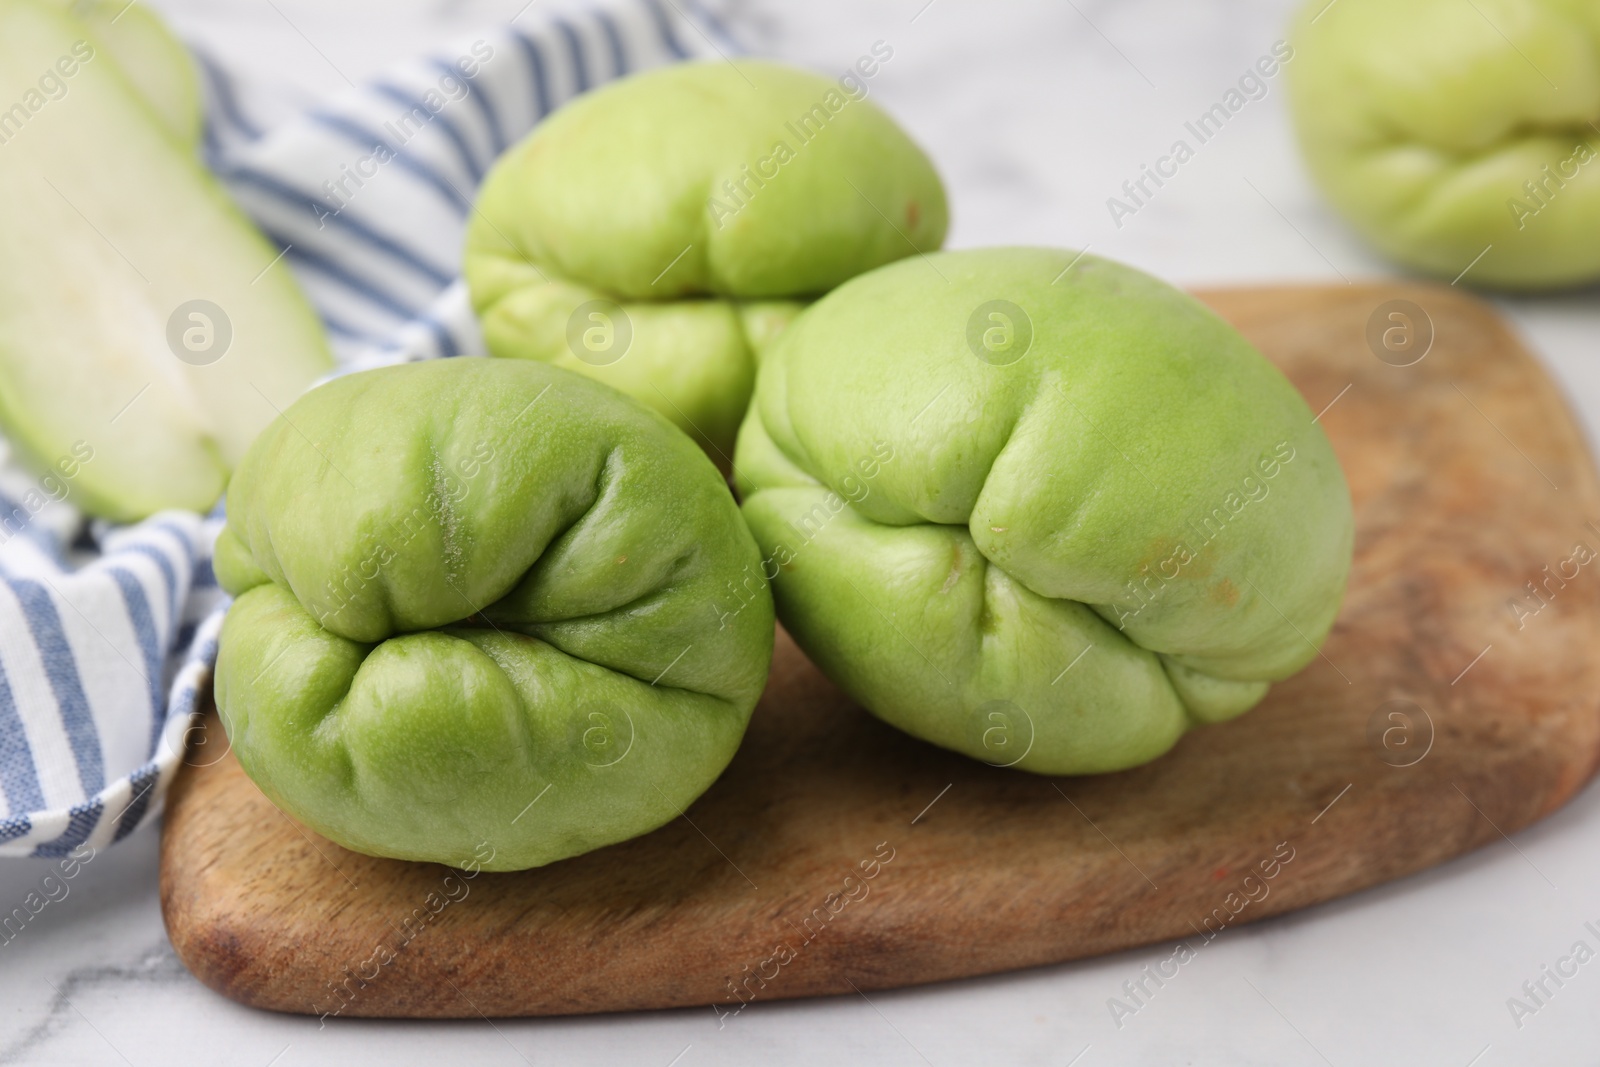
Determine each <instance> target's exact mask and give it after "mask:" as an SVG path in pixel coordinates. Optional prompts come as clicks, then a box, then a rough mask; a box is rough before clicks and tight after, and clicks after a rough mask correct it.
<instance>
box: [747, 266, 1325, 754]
mask: <svg viewBox="0 0 1600 1067" xmlns="http://www.w3.org/2000/svg"><path fill="white" fill-rule="evenodd" d="M735 465H736V471H737V477H738V484H739V488H740V491H741V493H742V494H743V496H744V499H745V502H744V515H745V519H746V521H747V522H749V524H750V528H751V529H752V530H753V531H754V533H755V535H756V541H757V542H758V543H759V544H760V546H761V549H762V552H763V556H764V558H763V560H762V564H761V566H762V571H761V576H762V577H765V578H767V579H769V580H770V581H771V583H772V585H771V588H772V591H773V595H774V598H775V600H776V603H777V607H778V615H779V618H780V619H781V620H782V621H783V623H784V626H785V627H786V628H787V629H788V630H789V632H790V633H791V634H793V635H794V637H795V639H796V640H797V641H798V642H799V643H800V644H801V646H802V647H803V648H804V649H805V650H806V652H807V653H808V654H809V655H810V656H811V657H812V659H813V660H815V661H816V663H817V665H818V666H819V667H821V669H822V670H823V671H824V672H825V673H827V674H828V675H829V676H830V677H831V678H833V679H834V680H835V681H836V682H838V683H839V685H841V686H842V687H843V688H844V689H845V690H846V691H847V692H848V693H849V694H850V695H851V696H852V697H854V698H855V699H856V700H857V701H859V702H860V703H861V704H863V705H864V706H865V707H866V708H867V709H868V710H869V711H871V712H873V713H874V714H876V715H877V716H879V717H880V718H882V719H884V720H885V721H887V722H889V723H891V724H892V725H894V726H897V727H899V728H900V729H902V730H905V731H906V732H908V733H911V734H914V735H916V736H918V737H921V738H924V739H926V740H928V741H932V742H933V743H935V744H938V745H942V746H944V747H946V748H950V749H954V750H956V751H958V752H964V753H966V754H968V755H971V756H974V757H977V758H979V759H983V760H986V761H988V762H990V763H993V764H997V765H1006V766H1017V767H1020V768H1022V769H1024V770H1029V771H1037V772H1041V773H1046V774H1080V773H1093V772H1101V771H1113V770H1118V769H1121V768H1125V767H1131V766H1134V765H1136V764H1139V763H1142V762H1145V761H1147V760H1150V759H1153V758H1155V757H1156V756H1158V755H1160V754H1161V753H1163V752H1165V751H1166V750H1167V749H1168V748H1170V747H1171V746H1172V745H1173V744H1174V743H1175V742H1176V741H1177V739H1178V737H1179V736H1180V735H1181V734H1182V733H1183V732H1184V731H1185V730H1186V729H1187V728H1188V727H1189V726H1190V725H1191V724H1194V723H1201V722H1214V721H1219V720H1222V719H1227V718H1230V717H1232V716H1235V715H1239V714H1241V713H1242V712H1244V711H1245V710H1247V709H1248V708H1250V707H1251V706H1252V705H1254V704H1255V703H1256V702H1257V701H1258V700H1260V699H1261V697H1262V696H1263V694H1265V692H1266V690H1267V686H1268V683H1269V682H1271V681H1274V680H1276V679H1281V678H1284V677H1287V676H1288V675H1290V674H1292V673H1294V672H1295V671H1296V670H1298V669H1299V668H1300V667H1302V666H1303V665H1305V664H1306V663H1307V662H1308V661H1309V660H1310V659H1311V658H1312V657H1314V656H1315V655H1317V643H1318V642H1320V641H1321V640H1322V639H1323V637H1324V636H1325V635H1326V634H1327V632H1328V630H1329V628H1330V626H1331V625H1332V623H1333V619H1334V615H1335V613H1336V612H1337V610H1338V607H1339V601H1340V596H1341V594H1342V592H1343V589H1344V583H1345V578H1346V575H1347V573H1348V570H1349V566H1350V556H1351V538H1352V525H1351V510H1350V497H1349V492H1348V490H1347V489H1346V487H1345V482H1344V475H1343V473H1342V471H1341V470H1340V468H1339V464H1338V462H1337V460H1336V459H1335V458H1334V454H1333V451H1332V449H1331V448H1330V446H1329V444H1328V441H1327V438H1326V437H1325V436H1324V435H1323V433H1322V430H1321V428H1320V427H1319V426H1317V425H1316V424H1315V423H1314V422H1313V419H1312V414H1311V412H1310V410H1308V409H1307V407H1306V405H1305V403H1304V402H1303V401H1302V400H1301V398H1300V396H1299V395H1298V394H1297V393H1296V392H1295V390H1294V388H1293V387H1292V386H1291V385H1290V384H1289V382H1288V381H1287V380H1286V379H1285V378H1284V377H1283V375H1282V374H1280V373H1279V372H1278V371H1277V370H1276V369H1274V368H1273V367H1272V366H1271V365H1269V364H1268V363H1267V362H1266V360H1264V359H1263V358H1262V357H1261V356H1260V355H1259V354H1258V353H1257V352H1256V351H1255V350H1254V349H1252V348H1251V347H1250V345H1249V344H1248V343H1247V342H1246V341H1245V340H1244V339H1243V338H1242V337H1241V336H1240V335H1239V334H1238V333H1236V332H1235V331H1234V330H1233V329H1231V328H1230V327H1229V326H1228V325H1227V324H1226V323H1224V322H1223V321H1222V320H1220V319H1219V318H1218V317H1217V316H1216V315H1214V314H1212V313H1211V312H1210V311H1209V310H1207V309H1206V308H1205V307H1203V306H1202V305H1201V304H1199V303H1198V302H1197V301H1195V300H1194V299H1192V298H1190V297H1188V296H1186V295H1184V294H1183V293H1180V292H1178V291H1177V290H1175V289H1172V288H1170V287H1168V286H1167V285H1165V284H1163V283H1161V282H1159V281H1156V280H1155V279H1153V278H1150V277H1148V276H1146V275H1144V274H1141V273H1139V272H1138V271H1135V270H1132V269H1129V268H1127V267H1123V266H1120V265H1118V264H1116V263H1111V262H1108V261H1106V260H1102V259H1097V258H1095V257H1092V256H1081V257H1080V256H1077V255H1075V254H1073V253H1069V252H1059V251H1054V250H1048V249H1029V248H998V249H983V250H976V251H964V252H948V253H940V254H936V255H932V256H929V257H926V258H919V259H914V260H907V261H905V262H902V263H896V264H893V265H891V266H887V267H883V268H880V269H878V270H875V271H873V272H871V273H869V274H865V275H863V276H861V277H859V278H856V279H854V280H852V281H850V282H847V283H845V284H844V285H843V286H841V287H840V288H838V289H836V290H834V291H833V292H832V293H830V294H828V295H827V296H825V297H823V298H822V299H821V300H819V301H818V302H817V303H815V304H813V305H812V306H811V307H810V308H809V309H807V310H806V311H805V312H804V313H803V314H802V315H800V316H799V318H797V319H796V320H795V322H794V323H793V324H792V325H791V326H790V327H789V329H788V330H787V331H785V333H784V335H783V336H782V337H781V338H779V339H778V341H777V342H776V344H774V346H773V347H772V349H771V350H770V351H769V352H768V353H767V355H766V357H765V359H764V360H763V363H762V366H761V373H760V377H759V380H758V382H757V386H756V395H755V400H754V402H753V403H752V405H751V408H750V413H749V415H748V417H747V419H746V421H745V423H744V426H743V428H742V429H741V431H740V436H739V445H738V452H737V454H736V456H735Z"/></svg>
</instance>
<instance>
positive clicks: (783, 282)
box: [464, 60, 947, 463]
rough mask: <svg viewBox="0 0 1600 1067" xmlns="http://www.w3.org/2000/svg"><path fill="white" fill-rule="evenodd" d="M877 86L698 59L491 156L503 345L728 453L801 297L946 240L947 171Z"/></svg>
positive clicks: (505, 352) (489, 205)
mask: <svg viewBox="0 0 1600 1067" xmlns="http://www.w3.org/2000/svg"><path fill="white" fill-rule="evenodd" d="M868 84H869V83H867V82H865V81H862V80H861V79H859V78H853V79H850V80H848V84H846V83H845V82H843V81H840V82H836V81H831V80H829V79H827V78H822V77H819V76H817V75H814V74H808V73H805V72H803V71H799V70H794V69H792V68H788V67H784V66H780V65H777V64H773V63H765V62H757V61H752V60H740V61H739V62H738V63H737V64H733V63H728V62H709V63H692V64H680V65H675V66H671V67H666V68H663V69H660V70H655V71H651V72H648V73H644V74H639V75H635V76H633V77H631V78H625V79H623V80H621V81H618V82H614V83H612V84H611V85H608V86H605V87H603V88H601V89H597V90H595V91H594V92H591V93H588V94H585V95H583V96H580V97H578V98H577V99H576V100H574V101H573V102H572V103H570V104H568V105H566V106H565V107H563V108H562V109H561V110H559V111H558V112H556V114H554V115H552V116H551V117H550V118H549V119H548V120H546V121H545V122H543V123H541V124H540V125H539V126H538V127H537V128H536V129H535V130H534V131H533V133H531V134H530V135H529V136H528V137H527V138H526V139H524V140H523V141H522V142H520V143H519V144H517V145H515V146H513V147H512V148H511V149H510V150H509V151H508V152H506V154H505V155H504V156H502V157H501V158H500V160H499V162H497V163H496V164H495V166H494V169H493V170H492V171H491V172H490V173H489V176H488V178H487V179H486V180H485V182H484V185H483V189H482V192H481V193H480V194H479V197H478V203H477V209H476V210H475V211H474V212H473V216H472V220H471V223H470V225H469V227H468V230H467V243H466V251H465V255H464V271H465V274H466V278H467V283H468V285H469V287H470V290H471V294H472V303H473V307H474V308H475V309H476V311H477V313H478V315H479V316H480V319H481V321H482V325H483V333H484V339H485V341H486V343H487V344H488V347H489V351H490V353H491V354H493V355H496V356H506V357H515V358H522V359H537V360H544V361H546V362H550V363H555V364H557V365H558V366H562V367H566V368H567V369H569V370H575V371H578V372H580V373H582V374H587V375H589V376H590V377H593V378H597V379H599V380H600V381H603V382H605V383H606V384H608V385H611V386H614V387H615V388H617V389H620V390H622V391H623V392H625V393H627V394H628V395H630V396H632V397H634V398H635V399H637V400H640V401H642V402H643V403H644V404H646V405H648V406H649V407H652V408H655V409H656V410H657V411H659V412H661V413H662V414H663V415H665V416H666V417H667V418H669V419H671V420H672V421H673V422H674V423H676V424H677V425H678V426H679V427H680V428H681V429H683V430H684V431H685V432H687V433H689V434H690V435H691V436H693V437H694V438H695V439H696V440H698V441H699V442H700V443H701V445H702V446H703V447H706V448H708V449H710V450H712V452H713V454H714V455H716V456H717V458H718V459H719V460H720V461H721V462H724V463H726V462H727V460H726V456H727V453H728V452H729V450H731V448H732V445H733V438H734V434H735V432H736V431H737V429H738V426H739V420H740V419H742V418H743V417H744V411H745V407H746V406H747V405H748V403H749V399H750V389H751V385H752V383H753V382H754V380H755V364H756V357H757V355H758V354H759V353H760V351H761V349H762V348H763V347H764V345H765V344H766V343H767V342H768V341H770V339H771V338H772V337H773V336H775V335H776V334H777V333H778V332H779V331H781V330H782V328H783V326H784V325H785V324H786V323H787V322H788V321H789V320H790V319H791V318H793V317H794V315H795V314H796V313H797V312H798V310H799V308H800V306H801V304H800V302H801V301H804V300H807V299H810V298H811V297H813V296H815V295H817V294H819V293H823V292H826V291H827V290H829V289H831V288H833V287H834V286H836V285H838V284H839V283H840V282H842V281H845V280H846V279H848V278H851V277H854V276H855V275H857V274H860V273H861V272H862V271H865V270H870V269H871V268H873V267H876V266H879V265H881V264H884V263H888V262H890V261H892V260H896V259H900V258H901V257H903V256H908V255H911V254H912V253H914V252H917V251H925V250H929V249H934V248H937V247H939V244H940V243H941V242H942V241H943V240H944V233H945V226H946V221H947V215H946V208H945V197H944V189H943V186H942V185H941V184H940V182H939V177H938V175H937V174H935V173H934V170H933V166H932V164H930V163H929V162H928V159H927V157H926V156H924V155H923V154H922V151H921V150H920V149H919V148H917V146H916V145H915V144H913V143H912V142H911V140H910V138H908V137H907V136H906V135H905V133H904V132H903V131H902V130H901V129H900V128H899V127H898V126H896V125H895V124H894V122H893V121H892V120H891V119H890V118H889V117H888V116H887V115H885V114H884V113H883V112H882V111H880V110H879V109H878V107H877V106H876V105H874V104H873V103H871V102H870V101H869V100H867V99H866V98H865V97H866V95H867V91H868V90H867V88H866V86H867V85H868ZM596 301H598V302H599V303H595V302H596Z"/></svg>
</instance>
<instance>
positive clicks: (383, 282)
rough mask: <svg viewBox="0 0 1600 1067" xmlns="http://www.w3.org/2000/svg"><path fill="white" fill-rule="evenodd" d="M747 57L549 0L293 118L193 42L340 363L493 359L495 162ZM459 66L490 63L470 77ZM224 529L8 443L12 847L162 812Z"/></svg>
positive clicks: (274, 230) (209, 639) (272, 230)
mask: <svg viewBox="0 0 1600 1067" xmlns="http://www.w3.org/2000/svg"><path fill="white" fill-rule="evenodd" d="M686 12H692V15H691V14H687V13H686ZM474 45H476V46H477V52H476V53H474V51H473V48H474ZM734 51H736V45H735V44H734V43H733V42H732V41H731V40H729V39H728V38H727V34H726V32H725V31H724V30H723V29H722V27H721V26H720V25H718V24H717V23H716V21H715V20H714V19H711V18H710V17H709V16H708V15H706V13H705V12H704V11H703V10H701V9H700V8H699V7H698V5H694V4H688V3H685V2H684V0H676V2H673V0H597V2H590V3H585V4H582V5H581V6H579V5H574V4H570V3H569V4H565V5H563V4H561V3H559V2H542V3H540V4H539V5H538V6H537V7H534V8H530V9H528V10H527V11H526V13H525V14H523V15H522V16H521V17H519V18H518V19H517V20H515V22H514V23H513V25H511V26H502V27H498V28H496V29H494V30H493V31H492V32H486V33H484V34H483V35H481V36H480V37H479V38H477V39H476V40H469V41H465V42H462V43H461V46H460V47H458V48H451V49H446V50H444V51H443V52H441V53H440V54H439V55H437V56H433V57H429V58H426V59H421V60H417V61H415V62H411V63H407V64H404V65H402V66H399V67H396V68H395V69H393V70H392V71H389V72H387V73H386V74H385V75H383V76H382V77H380V78H378V79H376V80H374V81H373V82H372V83H370V84H368V85H364V86H360V87H357V88H355V89H352V90H349V91H348V92H345V93H342V94H340V95H339V96H337V97H335V98H333V99H331V100H329V101H327V102H326V103H324V104H323V105H322V106H319V107H317V108H316V109H314V110H312V111H310V112H308V113H305V114H303V115H300V116H298V117H296V118H294V119H292V120H290V121H287V122H280V123H276V124H269V123H267V122H266V121H265V120H264V119H262V118H261V117H260V116H261V115H262V114H263V113H266V112H268V111H270V108H269V107H267V106H264V105H263V106H260V107H258V106H257V105H256V104H253V103H252V101H253V99H258V98H257V97H255V96H253V94H252V90H251V89H250V87H248V86H246V85H244V84H242V83H240V82H239V81H238V80H236V79H235V78H234V77H233V76H232V75H231V74H230V73H229V72H228V71H227V70H226V69H225V68H224V67H223V66H222V65H220V64H218V63H217V62H216V61H215V59H214V58H212V57H208V56H205V55H197V57H196V60H197V62H198V63H199V66H200V72H201V80H202V84H203V85H204V87H205V90H206V124H205V133H204V141H203V150H204V153H205V158H206V161H207V163H208V164H209V165H210V166H211V168H212V169H213V170H214V171H215V172H216V173H217V175H218V176H219V177H220V178H221V180H222V181H223V183H224V184H225V185H226V186H227V187H228V189H229V191H230V192H231V193H232V194H233V196H234V197H235V198H236V199H237V201H238V202H239V203H240V205H241V206H242V207H243V208H244V210H245V211H246V212H248V213H249V214H250V215H251V217H252V218H254V219H255V220H256V222H257V224H258V225H259V226H260V227H261V228H262V230H263V231H264V232H265V233H266V234H267V236H268V237H269V238H270V239H271V240H273V241H275V242H276V243H277V244H278V246H279V248H280V249H282V250H283V252H284V255H283V260H284V263H285V264H286V265H287V266H288V267H289V268H290V269H291V270H292V271H293V272H294V273H295V276H296V277H297V278H298V279H299V281H300V283H301V286H302V287H303V288H304V290H305V292H306V295H307V297H308V298H309V299H310V300H311V303H312V305H313V306H314V307H315V308H316V309H317V311H318V313H319V314H320V315H321V316H322V319H323V322H324V323H325V325H326V326H327V328H328V331H329V336H330V338H331V339H332V341H333V344H334V349H335V352H336V354H337V356H338V359H339V364H340V370H341V372H342V371H347V370H350V369H355V368H357V367H363V366H369V365H373V364H376V363H385V362H394V361H397V360H404V359H429V358H436V357H441V356H455V355H464V354H480V353H481V351H482V341H481V339H480V337H479V335H478V331H477V325H476V323H475V321H474V319H473V316H472V311H471V306H470V304H469V303H468V300H467V294H466V289H465V286H464V285H463V284H462V283H461V281H460V280H459V275H460V267H461V263H460V258H461V251H460V250H461V242H462V237H463V232H464V229H465V225H466V220H467V217H468V215H469V214H470V212H471V205H472V199H473V197H474V196H475V195H476V192H477V188H478V185H479V184H480V183H481V181H482V180H483V176H484V174H485V173H486V171H487V170H488V168H489V167H490V166H491V165H492V163H493V162H494V159H495V158H496V156H498V155H499V154H500V153H501V152H502V151H504V150H505V148H506V147H507V146H508V145H510V144H512V143H513V142H515V141H516V140H518V139H519V138H521V137H522V136H523V135H524V134H525V133H527V132H528V130H530V129H531V128H532V127H533V126H534V124H535V123H537V122H538V121H539V120H540V119H542V118H543V117H544V116H545V115H547V114H549V113H550V112H551V111H552V110H554V109H555V108H557V107H559V106H560V105H561V104H562V103H564V102H566V101H567V100H570V99H571V98H572V97H574V96H576V95H578V94H579V93H582V92H584V91H586V90H588V89H590V88H593V87H594V86H596V85H599V84H602V83H604V82H607V81H610V80H613V79H615V78H617V77H620V76H622V75H625V74H628V73H631V72H633V71H638V70H643V69H646V68H649V67H654V66H659V65H661V64H664V63H671V62H677V61H680V60H684V59H690V58H700V57H706V58H714V57H715V56H716V55H718V54H719V53H721V54H728V53H732V52H734ZM485 53H487V55H486V56H485ZM462 56H472V57H474V58H475V59H477V64H476V69H475V70H473V71H472V76H471V77H466V76H464V75H463V73H462V70H461V68H460V67H459V66H457V65H456V64H457V61H458V59H459V57H462ZM430 93H431V94H433V95H432V96H430ZM260 99H264V98H260ZM441 101H442V102H441ZM418 109H420V110H418ZM405 116H411V119H410V122H409V124H408V123H406V122H405V121H403V118H404V117H405ZM380 147H381V148H382V149H383V150H384V152H386V153H387V154H389V155H390V157H391V158H389V159H388V161H387V162H385V163H382V164H381V165H379V166H376V167H373V166H372V165H371V164H370V163H368V164H366V165H364V167H363V170H370V171H372V173H371V175H370V176H366V175H364V174H361V173H357V175H356V177H358V178H360V179H361V184H360V185H359V186H358V185H357V184H356V182H355V180H354V179H352V178H350V177H349V176H348V175H349V173H350V171H353V170H355V168H356V167H357V164H358V162H359V161H361V160H363V159H366V158H368V157H371V156H373V153H374V151H375V150H376V149H379V148H380ZM341 179H343V188H342V190H341V188H340V181H341ZM222 521H223V520H222V515H221V510H220V508H219V509H218V510H217V511H216V512H214V513H213V514H211V515H209V516H201V515H195V514H190V513H184V512H164V513H162V514H160V515H157V516H154V517H153V518H151V519H148V520H146V521H145V522H142V523H139V524H137V525H134V526H128V527H115V526H111V525H109V524H105V523H90V524H88V526H87V528H85V526H84V523H83V521H82V518H81V516H80V515H78V514H77V513H76V512H75V511H74V510H73V509H72V508H71V507H69V506H68V505H67V504H65V503H60V502H55V501H51V500H49V499H48V496H47V494H45V493H44V491H43V489H42V488H41V487H40V486H39V485H38V484H37V483H36V482H34V481H33V480H32V479H30V478H28V477H27V476H26V475H24V474H22V473H20V471H19V469H18V468H17V467H16V466H15V465H14V464H13V463H12V462H10V459H9V454H8V450H6V448H5V445H4V442H3V440H0V855H32V856H60V855H64V854H66V853H67V852H69V851H71V850H72V849H73V848H76V847H77V846H78V845H81V844H85V843H87V844H89V845H91V846H94V847H97V848H98V847H103V846H104V845H106V844H109V843H111V842H113V841H117V840H120V839H121V838H123V837H125V836H126V835H127V834H128V833H130V832H131V831H132V830H134V829H135V828H136V827H138V826H139V825H141V824H142V823H143V822H144V821H145V820H147V819H149V818H150V817H152V816H153V815H154V814H155V813H156V812H158V811H159V810H160V802H161V798H162V796H163V795H164V793H165V791H166V788H167V786H168V784H169V783H170V782H171V779H172V776H173V775H174V774H175V773H176V771H177V768H178V766H179V764H180V762H181V761H182V759H183V754H184V746H185V740H186V737H187V735H188V733H189V732H190V730H191V729H192V727H193V722H194V717H195V716H196V715H197V714H198V713H199V712H200V711H202V710H203V709H204V706H205V704H206V702H207V701H208V700H209V695H210V686H211V670H212V665H213V664H214V663H215V660H216V649H217V635H218V633H219V632H220V630H221V625H222V616H223V613H224V611H225V610H226V606H227V597H226V595H225V594H223V592H222V591H221V590H220V589H219V588H218V587H217V583H216V579H215V577H214V576H213V574H212V569H211V549H212V545H213V543H214V542H215V539H216V535H217V533H218V531H219V530H220V529H221V526H222Z"/></svg>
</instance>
